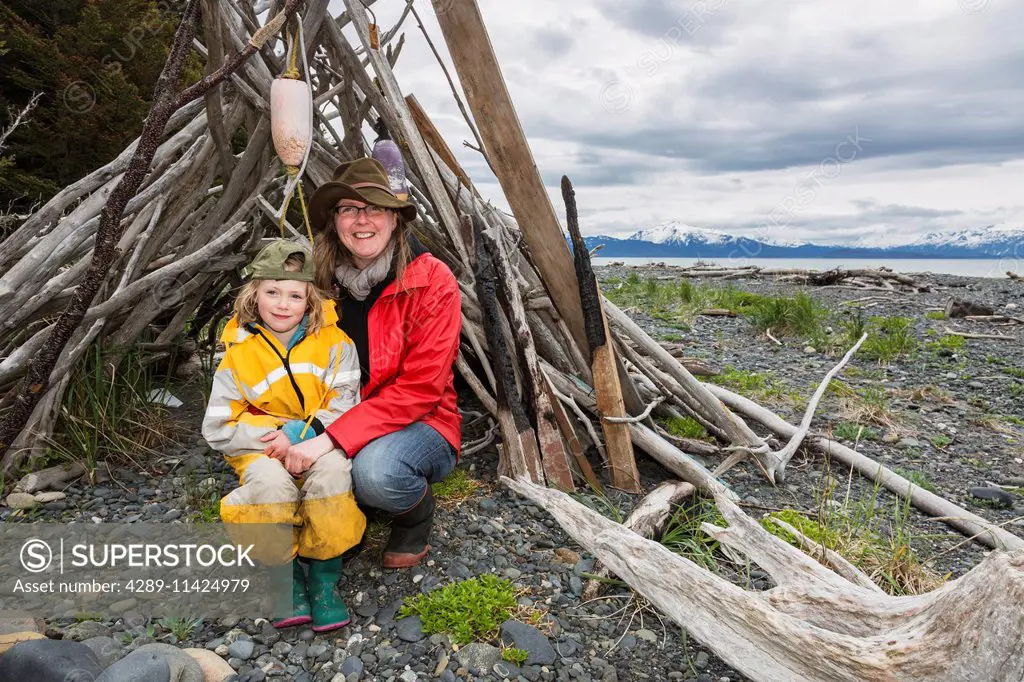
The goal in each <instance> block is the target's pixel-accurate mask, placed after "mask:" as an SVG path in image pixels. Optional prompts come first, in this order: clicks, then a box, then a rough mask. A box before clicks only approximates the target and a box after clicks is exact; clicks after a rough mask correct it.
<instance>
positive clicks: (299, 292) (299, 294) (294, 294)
mask: <svg viewBox="0 0 1024 682" xmlns="http://www.w3.org/2000/svg"><path fill="white" fill-rule="evenodd" d="M308 286H309V285H308V284H306V282H297V281H295V280H290V279H286V280H273V279H265V280H263V281H261V282H260V284H259V287H258V288H257V290H256V307H257V309H258V310H259V313H260V319H261V320H263V324H265V325H266V326H268V327H270V328H271V329H272V330H274V331H275V332H278V333H284V332H289V331H291V330H293V329H295V328H296V327H297V326H298V325H299V323H300V322H302V316H303V315H305V314H306V299H307V296H308V288H307V287H308Z"/></svg>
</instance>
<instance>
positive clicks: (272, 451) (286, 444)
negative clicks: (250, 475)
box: [260, 430, 292, 461]
mask: <svg viewBox="0 0 1024 682" xmlns="http://www.w3.org/2000/svg"><path fill="white" fill-rule="evenodd" d="M260 440H261V441H263V442H264V443H267V444H268V445H267V447H265V448H263V454H264V455H266V456H267V457H273V458H274V459H279V460H281V461H284V457H285V455H286V454H288V448H290V447H291V446H292V442H291V441H290V440H288V436H286V435H284V431H281V430H278V431H271V432H270V433H268V434H267V435H265V436H261V437H260Z"/></svg>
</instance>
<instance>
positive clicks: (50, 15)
mask: <svg viewBox="0 0 1024 682" xmlns="http://www.w3.org/2000/svg"><path fill="white" fill-rule="evenodd" d="M179 16H180V14H179V12H178V11H177V10H176V8H175V7H174V6H173V5H172V4H168V3H167V2H164V1H163V0H161V1H160V2H156V1H154V0H5V1H4V2H2V3H0V41H2V42H3V43H4V48H5V50H6V53H4V54H2V55H0V116H2V115H3V112H5V111H8V110H20V109H21V108H22V107H23V106H24V105H25V103H26V102H28V100H29V98H30V97H31V96H32V94H33V93H35V92H41V93H43V97H42V99H41V101H40V102H39V106H38V108H37V109H36V110H35V111H33V112H32V116H31V118H30V120H29V121H28V122H27V123H25V124H24V125H22V126H20V127H19V128H18V130H17V131H15V133H14V134H12V135H11V137H10V138H9V139H8V140H7V147H6V149H5V150H4V152H3V153H4V157H5V158H6V163H0V207H7V206H13V207H15V208H20V209H22V210H23V209H25V208H27V207H28V206H30V205H31V204H33V203H36V202H39V201H46V200H47V199H49V198H50V197H51V196H53V194H55V193H56V192H57V191H59V190H60V188H62V187H64V186H66V185H68V184H71V183H73V182H75V181H76V180H78V179H79V178H81V177H83V176H84V175H86V174H88V173H89V172H91V171H93V170H95V169H96V168H98V167H100V166H102V165H103V164H105V163H107V162H109V161H110V160H111V159H113V158H114V157H115V156H117V154H119V153H120V152H121V151H122V150H123V149H124V148H125V147H126V146H127V145H128V143H130V142H131V140H132V139H134V138H135V137H136V136H137V135H138V134H139V131H140V130H141V129H142V122H143V119H144V118H145V116H146V114H147V112H148V111H149V106H150V103H151V101H152V97H153V88H154V86H155V85H156V80H157V77H158V76H159V75H160V69H161V68H162V66H163V64H164V61H165V60H166V59H167V50H168V47H169V46H170V44H171V41H172V39H173V37H174V32H175V30H176V29H177V25H178V21H179ZM201 68H202V67H201V63H200V60H199V58H198V56H194V58H193V63H192V64H190V68H189V73H188V76H189V78H188V80H189V81H192V80H196V79H198V77H199V75H200V74H201ZM3 123H4V124H6V121H4V122H3Z"/></svg>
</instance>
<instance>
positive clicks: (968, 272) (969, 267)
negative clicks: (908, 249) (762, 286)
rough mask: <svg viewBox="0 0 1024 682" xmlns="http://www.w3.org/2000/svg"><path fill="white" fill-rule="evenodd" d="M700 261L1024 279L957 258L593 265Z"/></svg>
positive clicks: (1000, 262) (1020, 270)
mask: <svg viewBox="0 0 1024 682" xmlns="http://www.w3.org/2000/svg"><path fill="white" fill-rule="evenodd" d="M698 260H700V261H702V262H703V263H714V264H715V265H720V266H722V267H737V268H738V267H743V266H751V265H756V266H759V267H762V268H800V269H803V270H818V271H824V270H831V269H832V268H837V267H838V268H843V269H844V270H854V269H863V268H878V267H883V266H884V267H887V268H889V269H891V270H893V271H894V272H902V273H908V274H910V273H918V272H931V273H936V274H945V275H961V276H964V277H993V278H1002V277H1006V272H1007V271H1008V270H1009V271H1011V272H1015V273H1017V274H1018V275H1024V259H1021V258H1003V259H994V258H993V259H990V260H986V259H977V260H974V259H958V258H720V259H715V258H704V259H699V258H602V257H600V256H595V257H593V258H591V262H592V263H593V264H594V265H611V264H612V263H623V264H625V265H650V264H651V263H664V264H665V265H677V266H683V267H686V266H690V265H694V264H695V263H697V261H698Z"/></svg>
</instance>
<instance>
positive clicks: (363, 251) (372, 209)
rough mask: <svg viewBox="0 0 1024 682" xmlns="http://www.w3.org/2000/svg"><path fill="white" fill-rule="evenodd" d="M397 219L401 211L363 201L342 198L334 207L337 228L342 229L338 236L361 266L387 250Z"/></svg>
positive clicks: (356, 263) (364, 265)
mask: <svg viewBox="0 0 1024 682" xmlns="http://www.w3.org/2000/svg"><path fill="white" fill-rule="evenodd" d="M357 209H363V210H357ZM353 213H354V215H351V214H353ZM397 222H398V214H397V213H395V212H394V211H392V210H390V209H386V208H380V207H379V206H374V205H372V204H366V203H364V202H362V201H355V200H353V199H342V200H341V201H340V202H338V205H337V206H335V207H334V229H335V230H337V232H338V239H340V240H341V243H342V244H343V245H344V246H345V248H346V249H348V251H349V253H351V254H352V258H353V260H354V261H355V265H356V267H357V268H359V269H363V268H365V267H366V266H367V265H369V264H370V263H372V262H373V260H374V259H375V258H376V257H377V256H379V255H380V254H381V253H383V252H384V250H385V249H386V248H387V247H388V243H389V242H390V241H391V234H392V233H393V232H394V231H395V225H396V224H397Z"/></svg>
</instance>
